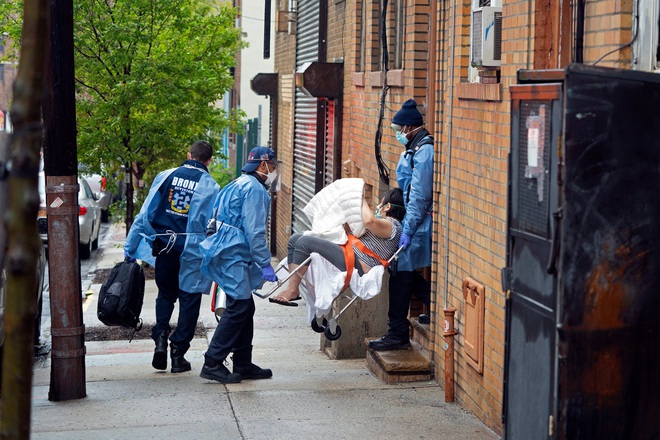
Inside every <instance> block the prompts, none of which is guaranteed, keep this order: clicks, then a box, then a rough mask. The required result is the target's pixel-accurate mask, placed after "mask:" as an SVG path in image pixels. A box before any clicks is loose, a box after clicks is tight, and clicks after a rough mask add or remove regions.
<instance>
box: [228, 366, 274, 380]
mask: <svg viewBox="0 0 660 440" xmlns="http://www.w3.org/2000/svg"><path fill="white" fill-rule="evenodd" d="M234 373H236V374H240V375H241V378H242V379H270V378H271V377H273V372H272V370H271V369H270V368H261V367H258V366H256V365H254V364H253V363H250V364H249V365H246V366H239V365H236V364H234Z"/></svg>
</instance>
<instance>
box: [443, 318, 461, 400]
mask: <svg viewBox="0 0 660 440" xmlns="http://www.w3.org/2000/svg"><path fill="white" fill-rule="evenodd" d="M444 313H445V333H444V334H443V335H442V336H444V338H445V343H446V347H445V402H446V403H449V402H453V401H454V336H456V335H457V334H458V332H457V331H456V330H455V329H454V314H455V313H456V309H453V308H450V309H444Z"/></svg>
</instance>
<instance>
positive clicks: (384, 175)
mask: <svg viewBox="0 0 660 440" xmlns="http://www.w3.org/2000/svg"><path fill="white" fill-rule="evenodd" d="M386 18H387V0H383V3H382V6H381V14H380V41H381V45H382V47H381V61H382V72H383V90H382V92H381V95H380V111H379V113H378V126H377V128H376V139H375V140H374V153H375V155H376V163H377V164H378V174H379V175H380V180H381V181H382V182H383V183H384V184H385V185H389V184H390V170H389V169H388V168H387V165H385V162H383V158H382V156H381V154H380V142H381V138H382V137H383V132H382V130H383V116H384V113H385V97H386V96H387V90H388V89H389V87H388V86H387V68H388V65H389V55H388V53H387V32H386V28H385V25H386V22H387V21H386ZM362 25H363V26H364V23H363V24H362Z"/></svg>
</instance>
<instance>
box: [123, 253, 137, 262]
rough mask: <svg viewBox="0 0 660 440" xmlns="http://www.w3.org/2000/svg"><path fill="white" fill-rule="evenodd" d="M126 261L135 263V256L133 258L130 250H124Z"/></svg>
mask: <svg viewBox="0 0 660 440" xmlns="http://www.w3.org/2000/svg"><path fill="white" fill-rule="evenodd" d="M124 261H125V262H127V263H135V258H131V256H130V255H128V252H126V251H124Z"/></svg>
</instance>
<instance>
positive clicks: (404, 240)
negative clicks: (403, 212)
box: [399, 232, 410, 249]
mask: <svg viewBox="0 0 660 440" xmlns="http://www.w3.org/2000/svg"><path fill="white" fill-rule="evenodd" d="M401 246H403V249H407V248H408V246H410V235H408V234H406V233H405V232H403V233H402V234H401V239H399V247H401Z"/></svg>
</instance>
